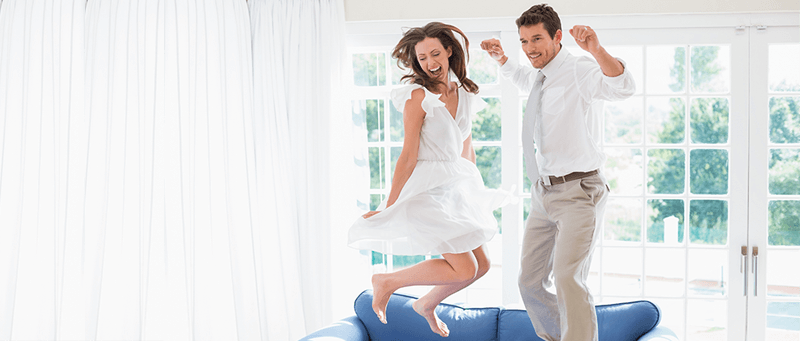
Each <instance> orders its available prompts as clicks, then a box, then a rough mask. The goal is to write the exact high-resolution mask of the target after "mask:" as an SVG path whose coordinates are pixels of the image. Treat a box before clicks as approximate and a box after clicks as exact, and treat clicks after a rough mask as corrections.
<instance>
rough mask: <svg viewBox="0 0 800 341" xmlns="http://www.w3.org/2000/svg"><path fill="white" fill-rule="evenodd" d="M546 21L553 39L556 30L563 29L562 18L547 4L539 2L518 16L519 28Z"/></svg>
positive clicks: (545, 26)
mask: <svg viewBox="0 0 800 341" xmlns="http://www.w3.org/2000/svg"><path fill="white" fill-rule="evenodd" d="M539 23H544V29H545V30H547V33H548V34H550V38H551V39H555V37H556V32H557V31H558V30H560V29H561V19H560V18H559V17H558V13H556V11H555V10H554V9H553V8H552V7H550V6H548V5H547V4H538V5H534V6H533V7H531V8H529V9H528V10H527V11H525V12H522V15H520V16H519V18H517V29H519V28H520V27H522V26H533V25H536V24H539Z"/></svg>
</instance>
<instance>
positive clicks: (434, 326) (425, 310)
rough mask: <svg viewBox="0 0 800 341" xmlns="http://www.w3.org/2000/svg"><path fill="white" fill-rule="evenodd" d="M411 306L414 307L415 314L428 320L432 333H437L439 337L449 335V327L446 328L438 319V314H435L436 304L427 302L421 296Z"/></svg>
mask: <svg viewBox="0 0 800 341" xmlns="http://www.w3.org/2000/svg"><path fill="white" fill-rule="evenodd" d="M434 303H435V302H434ZM411 306H412V307H414V311H416V312H417V314H420V315H422V317H424V318H425V320H426V321H428V324H429V325H430V326H431V330H432V331H433V332H434V333H436V334H439V335H440V336H441V337H447V336H449V335H450V329H447V325H446V324H445V323H444V322H442V320H440V319H439V316H436V304H432V303H427V302H426V301H425V297H422V298H420V299H418V300H416V301H414V304H412V305H411Z"/></svg>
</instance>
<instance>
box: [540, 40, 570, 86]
mask: <svg viewBox="0 0 800 341" xmlns="http://www.w3.org/2000/svg"><path fill="white" fill-rule="evenodd" d="M569 56H570V53H569V51H567V49H565V48H564V46H563V45H562V46H561V49H560V50H559V51H558V54H556V56H555V57H554V58H553V60H551V61H550V62H549V63H547V65H545V66H544V67H543V68H542V70H541V71H542V73H543V74H544V76H545V77H548V78H549V77H550V76H552V75H554V74H555V73H556V71H558V68H560V67H561V64H564V61H566V60H567V57H569Z"/></svg>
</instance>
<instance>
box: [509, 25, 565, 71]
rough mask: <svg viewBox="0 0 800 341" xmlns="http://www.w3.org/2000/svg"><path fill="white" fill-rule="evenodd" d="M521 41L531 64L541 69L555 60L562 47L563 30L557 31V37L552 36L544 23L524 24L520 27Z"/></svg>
mask: <svg viewBox="0 0 800 341" xmlns="http://www.w3.org/2000/svg"><path fill="white" fill-rule="evenodd" d="M519 42H520V43H521V44H522V51H523V52H525V56H527V57H528V60H529V61H530V62H531V65H533V67H535V68H537V69H541V68H543V67H544V66H545V65H547V63H549V62H550V61H551V60H553V58H555V57H556V54H558V51H559V50H560V49H561V30H558V31H556V35H555V38H550V34H548V33H547V30H546V29H545V28H544V23H538V24H536V25H528V26H522V27H520V28H519Z"/></svg>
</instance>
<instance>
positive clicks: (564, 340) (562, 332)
mask: <svg viewBox="0 0 800 341" xmlns="http://www.w3.org/2000/svg"><path fill="white" fill-rule="evenodd" d="M608 192H609V189H608V186H607V185H606V181H605V179H604V177H603V176H602V175H601V174H598V175H592V176H588V177H585V178H582V179H578V180H573V181H569V182H565V183H562V184H556V185H545V184H544V183H543V181H541V180H539V181H537V182H536V184H535V185H534V186H533V188H532V189H531V206H532V207H531V211H530V214H529V215H528V220H527V221H526V223H525V234H524V236H523V242H522V260H521V264H520V274H519V290H520V294H521V295H522V300H523V302H524V303H525V308H526V310H527V311H528V316H530V318H531V322H532V323H533V327H534V329H536V334H537V335H539V337H541V338H542V339H544V340H547V341H597V315H596V313H595V306H594V301H593V300H592V295H591V293H590V292H589V288H588V287H587V285H586V278H587V277H588V274H589V265H590V264H591V255H592V250H593V248H594V244H595V238H597V235H598V234H599V231H601V230H602V229H601V228H600V227H601V226H602V223H603V210H604V208H605V204H606V200H607V198H608ZM553 284H555V289H556V293H557V295H556V294H553V293H551V292H550V291H548V289H549V288H551V287H552V286H553Z"/></svg>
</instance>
